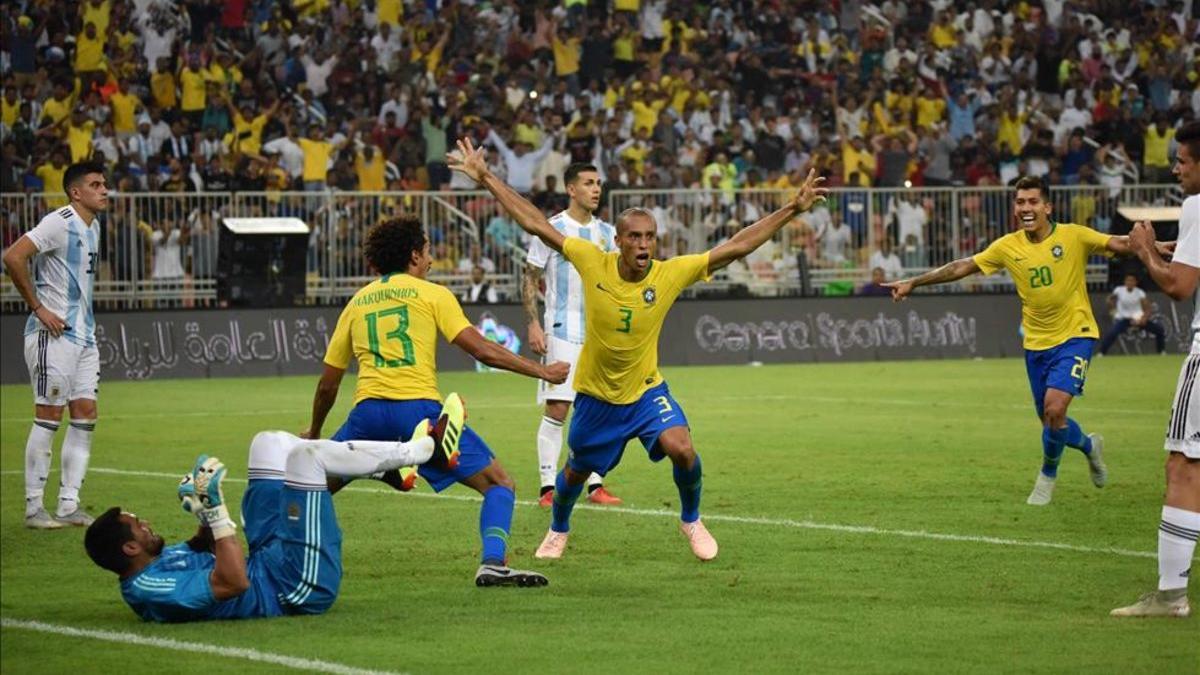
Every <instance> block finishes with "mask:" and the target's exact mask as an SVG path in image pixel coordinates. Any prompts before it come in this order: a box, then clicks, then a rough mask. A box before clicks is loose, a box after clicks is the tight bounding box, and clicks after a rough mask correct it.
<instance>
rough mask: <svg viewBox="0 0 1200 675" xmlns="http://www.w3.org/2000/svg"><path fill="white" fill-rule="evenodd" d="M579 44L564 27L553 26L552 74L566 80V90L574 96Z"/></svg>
mask: <svg viewBox="0 0 1200 675" xmlns="http://www.w3.org/2000/svg"><path fill="white" fill-rule="evenodd" d="M579 45H580V40H579V38H578V37H577V36H573V35H568V34H567V31H566V29H565V28H560V27H558V26H557V25H555V27H554V39H553V40H552V41H551V47H553V49H554V74H555V76H557V77H558V78H559V79H563V80H566V81H567V91H568V92H570V93H571V95H572V96H575V95H576V94H578V93H579Z"/></svg>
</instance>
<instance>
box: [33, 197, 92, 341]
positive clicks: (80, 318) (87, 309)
mask: <svg viewBox="0 0 1200 675" xmlns="http://www.w3.org/2000/svg"><path fill="white" fill-rule="evenodd" d="M25 236H27V237H29V239H30V241H32V242H33V245H34V246H36V247H37V250H38V255H37V256H35V257H34V259H33V284H34V288H35V291H36V292H37V298H38V302H40V303H42V304H43V305H45V306H46V309H48V310H50V311H51V312H54V313H55V314H56V315H58V316H60V317H62V319H63V321H64V322H65V323H66V328H67V329H66V330H65V331H63V337H64V338H66V339H67V340H69V341H71V342H73V343H74V344H77V345H79V346H80V347H91V346H93V345H95V344H96V317H95V315H94V314H93V313H92V282H93V280H94V279H95V278H96V266H97V264H99V258H100V221H99V220H96V219H93V220H92V222H91V223H90V224H88V223H85V222H83V218H81V217H80V216H79V214H78V213H76V212H75V209H74V208H72V207H70V206H66V207H63V208H61V209H59V210H57V211H55V212H54V213H51V214H49V215H47V216H46V217H45V218H42V220H41V222H39V223H38V224H37V227H35V228H33V229H32V230H30V231H29V232H28V233H26V235H25ZM41 328H42V323H41V322H40V321H38V319H37V317H36V316H34V315H33V314H30V315H29V319H28V320H27V321H26V322H25V335H32V334H34V333H36V332H37V331H38V330H40V329H41Z"/></svg>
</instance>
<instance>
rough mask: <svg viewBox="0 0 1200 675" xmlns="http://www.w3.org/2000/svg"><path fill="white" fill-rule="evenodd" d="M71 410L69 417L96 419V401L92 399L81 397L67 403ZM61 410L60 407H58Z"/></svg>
mask: <svg viewBox="0 0 1200 675" xmlns="http://www.w3.org/2000/svg"><path fill="white" fill-rule="evenodd" d="M68 407H69V408H70V411H71V419H76V420H84V419H86V420H92V421H93V422H94V421H95V420H96V402H95V401H93V400H92V399H88V398H81V399H78V400H75V401H71V402H70V404H69V405H68ZM60 411H61V408H60Z"/></svg>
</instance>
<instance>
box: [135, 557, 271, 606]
mask: <svg viewBox="0 0 1200 675" xmlns="http://www.w3.org/2000/svg"><path fill="white" fill-rule="evenodd" d="M273 553H278V547H267V548H265V549H264V550H261V551H258V552H257V555H253V556H251V557H250V560H248V561H247V562H246V573H247V576H248V577H249V578H250V588H248V589H246V592H245V593H242V594H241V595H239V596H237V597H236V598H230V599H228V600H223V601H219V600H217V599H216V598H214V597H213V592H212V584H211V583H210V581H209V575H211V574H212V570H213V566H214V565H216V561H217V558H216V556H214V555H213V554H212V553H209V552H207V551H202V552H196V551H193V550H192V549H191V548H190V547H188V545H187V544H175V545H173V546H168V547H165V548H163V552H162V555H160V556H159V557H158V559H157V560H155V561H154V562H153V563H151V564H150V565H148V566H147V567H146V568H145V569H143V570H142V571H141V572H138V573H137V574H135V575H134V576H132V577H129V578H128V579H122V580H121V597H123V598H124V599H125V602H126V603H128V605H129V606H130V608H132V609H133V611H134V613H136V614H137V615H138V616H140V617H142V619H143V620H145V621H161V622H167V623H171V622H180V621H203V620H206V619H249V618H253V617H268V616H281V615H283V614H284V611H283V609H282V607H280V605H279V600H278V599H277V595H278V591H277V590H276V588H275V584H274V582H273V581H272V579H271V578H270V576H269V573H268V571H269V570H270V559H272V558H277V556H274V555H272V554H273ZM279 559H281V558H279ZM277 561H278V560H277Z"/></svg>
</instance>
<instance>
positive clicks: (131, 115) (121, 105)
mask: <svg viewBox="0 0 1200 675" xmlns="http://www.w3.org/2000/svg"><path fill="white" fill-rule="evenodd" d="M141 104H142V101H141V99H139V98H138V97H137V94H124V93H121V92H120V91H117V92H114V93H113V95H112V96H109V97H108V105H109V107H110V108H112V123H113V130H115V131H117V132H120V133H126V134H132V133H134V132H135V131H137V109H138V106H140V105H141ZM113 159H116V158H115V157H114V158H113Z"/></svg>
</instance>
